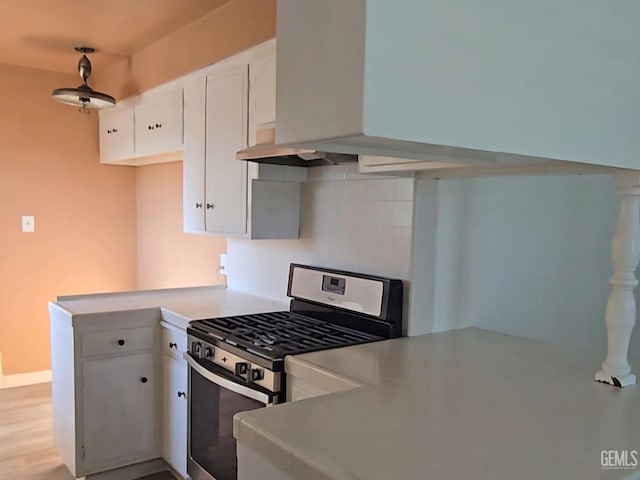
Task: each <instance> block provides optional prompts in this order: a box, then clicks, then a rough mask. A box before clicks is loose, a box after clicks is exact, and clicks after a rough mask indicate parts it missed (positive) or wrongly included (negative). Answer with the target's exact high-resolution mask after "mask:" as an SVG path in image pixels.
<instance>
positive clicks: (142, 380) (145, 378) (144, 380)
mask: <svg viewBox="0 0 640 480" xmlns="http://www.w3.org/2000/svg"><path fill="white" fill-rule="evenodd" d="M140 381H141V382H142V383H147V382H148V381H149V379H148V378H147V377H142V378H141V379H140Z"/></svg>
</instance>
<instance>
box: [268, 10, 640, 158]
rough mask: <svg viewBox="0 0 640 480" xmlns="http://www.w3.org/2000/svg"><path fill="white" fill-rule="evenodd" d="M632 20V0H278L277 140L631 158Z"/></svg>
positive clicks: (401, 149) (439, 151)
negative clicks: (616, 0)
mask: <svg viewBox="0 0 640 480" xmlns="http://www.w3.org/2000/svg"><path fill="white" fill-rule="evenodd" d="M639 24H640V3H638V2H622V3H617V4H616V8H611V4H610V3H607V2H602V1H601V0H581V1H577V0H567V1H563V2H555V1H552V0H540V1H528V2H522V1H519V2H516V4H514V2H513V1H512V0H496V1H493V2H490V3H487V2H477V1H474V0H461V1H456V2H443V1H437V0H425V1H421V2H416V1H413V0H399V1H396V2H389V1H388V0H352V1H348V2H345V1H344V0H323V1H322V2H318V1H316V0H278V9H277V32H278V42H277V79H278V81H277V120H276V125H277V129H276V135H277V142H278V143H288V142H294V143H302V144H304V145H308V146H311V147H313V146H317V147H320V148H329V149H331V150H333V151H339V152H340V151H341V152H345V153H360V154H369V155H379V156H386V157H405V158H417V159H425V160H430V157H431V156H435V157H437V160H436V161H438V162H444V163H446V162H454V163H465V164H470V165H475V166H486V167H492V166H496V165H501V164H511V165H518V164H522V163H536V162H548V161H549V160H553V161H562V162H585V163H588V164H596V165H605V166H616V167H624V168H633V169H640V160H639V159H638V151H640V135H638V132H639V131H640V115H638V106H637V102H636V103H634V102H633V101H630V99H637V98H640V84H639V83H638V78H640V62H638V58H637V50H636V49H634V48H632V47H631V46H632V45H638V44H640V29H639V28H638V25H639ZM496 152H500V153H496Z"/></svg>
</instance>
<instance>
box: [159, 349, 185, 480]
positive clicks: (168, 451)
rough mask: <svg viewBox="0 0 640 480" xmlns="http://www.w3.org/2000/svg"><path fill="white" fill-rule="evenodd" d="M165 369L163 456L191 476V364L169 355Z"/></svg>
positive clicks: (181, 473)
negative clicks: (189, 427)
mask: <svg viewBox="0 0 640 480" xmlns="http://www.w3.org/2000/svg"><path fill="white" fill-rule="evenodd" d="M163 372H164V382H163V401H164V412H163V417H162V418H163V436H162V438H163V439H164V445H163V457H164V459H165V460H166V461H167V463H169V465H171V466H172V467H173V468H174V469H175V470H176V471H177V472H178V473H179V474H180V475H182V476H183V477H184V478H187V364H186V363H185V362H183V361H180V360H175V359H173V358H171V357H169V356H167V355H165V356H164V360H163Z"/></svg>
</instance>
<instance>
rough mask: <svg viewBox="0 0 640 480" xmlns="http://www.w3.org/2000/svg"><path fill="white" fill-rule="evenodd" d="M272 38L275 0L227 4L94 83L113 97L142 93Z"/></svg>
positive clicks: (249, 0)
mask: <svg viewBox="0 0 640 480" xmlns="http://www.w3.org/2000/svg"><path fill="white" fill-rule="evenodd" d="M275 36H276V0H232V1H231V2H229V3H227V4H225V5H223V6H222V7H220V8H218V9H217V10H214V11H213V12H211V13H209V14H207V15H205V16H204V17H202V18H200V19H198V20H196V21H194V22H192V23H190V24H189V25H186V26H185V27H183V28H181V29H179V30H176V31H175V32H174V33H171V34H169V35H167V36H166V37H164V38H163V39H161V40H160V41H158V42H156V43H154V44H152V45H150V46H149V47H147V48H145V49H144V50H142V51H140V52H138V53H136V54H135V55H133V57H132V58H131V59H128V60H124V61H123V62H121V63H120V64H119V65H118V66H116V67H114V68H112V69H111V71H110V72H109V75H108V76H107V75H105V74H104V72H102V73H101V72H97V75H99V77H96V85H97V86H99V88H102V89H104V90H106V91H108V92H109V93H111V94H112V95H116V97H118V98H124V97H128V96H132V95H136V94H138V93H141V92H144V91H145V90H148V89H150V88H153V87H156V86H158V85H161V84H162V83H165V82H168V81H169V80H173V79H176V78H178V77H181V76H182V75H185V74H187V73H189V72H192V71H194V70H197V69H199V68H202V67H205V66H207V65H210V64H212V63H215V62H217V61H219V60H222V59H223V58H226V57H229V56H231V55H234V54H236V53H238V52H241V51H243V50H246V49H247V48H250V47H252V46H254V45H257V44H259V43H262V42H264V41H267V40H269V39H271V38H274V37H275Z"/></svg>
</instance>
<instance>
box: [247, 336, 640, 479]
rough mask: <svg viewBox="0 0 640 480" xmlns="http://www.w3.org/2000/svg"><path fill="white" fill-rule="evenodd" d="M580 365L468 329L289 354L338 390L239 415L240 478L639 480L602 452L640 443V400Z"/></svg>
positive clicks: (302, 372)
mask: <svg viewBox="0 0 640 480" xmlns="http://www.w3.org/2000/svg"><path fill="white" fill-rule="evenodd" d="M581 353H584V352H581ZM585 358H586V356H585V355H584V354H582V355H580V356H577V355H571V354H568V353H566V352H564V351H562V350H560V349H558V348H557V347H553V346H550V345H548V344H544V343H541V342H536V341H532V340H527V339H523V338H518V337H513V336H509V335H504V334H498V333H492V332H489V331H486V330H481V329H478V328H467V329H463V330H458V331H452V332H445V333H438V334H431V335H422V336H418V337H411V338H401V339H395V340H388V341H385V342H377V343H372V344H367V345H359V346H355V347H347V348H343V349H338V350H332V351H328V352H317V353H310V354H306V355H300V356H298V357H289V358H288V359H287V365H286V368H287V374H288V376H296V377H298V378H304V379H305V380H306V381H307V382H308V383H310V384H322V385H323V388H324V390H325V391H326V392H331V391H334V392H337V391H339V393H331V394H328V395H324V396H318V397H316V398H310V399H306V400H302V401H298V402H292V403H286V404H284V405H278V406H275V407H273V408H269V409H261V410H256V411H252V412H245V413H241V414H239V415H237V416H236V422H235V425H234V433H235V436H236V438H237V440H238V460H239V466H240V471H239V479H240V480H249V479H253V478H262V479H264V480H290V479H305V480H311V479H312V480H337V479H340V480H347V479H367V480H386V479H389V478H394V479H398V480H414V479H416V478H434V479H436V478H438V479H461V478H474V479H487V480H488V479H495V478H518V479H531V480H533V479H536V480H538V479H541V478H544V479H567V478H584V479H591V478H594V479H595V478H638V477H637V475H638V470H636V469H632V470H611V471H608V470H603V469H602V465H601V452H602V451H603V450H605V451H606V450H612V449H617V450H618V451H624V450H627V451H631V450H634V449H635V450H637V449H638V447H639V446H640V390H638V389H637V387H629V388H627V389H622V390H620V389H617V388H615V387H612V386H609V385H605V384H599V383H595V382H593V381H592V380H590V378H589V377H590V375H589V373H590V371H589V365H590V363H589V362H588V361H585ZM594 360H597V358H596V359H594ZM356 385H360V386H359V387H357V386H356ZM345 389H346V390H345ZM257 472H259V473H260V474H259V475H257ZM621 474H626V475H627V476H625V475H621ZM634 475H635V476H634Z"/></svg>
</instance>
